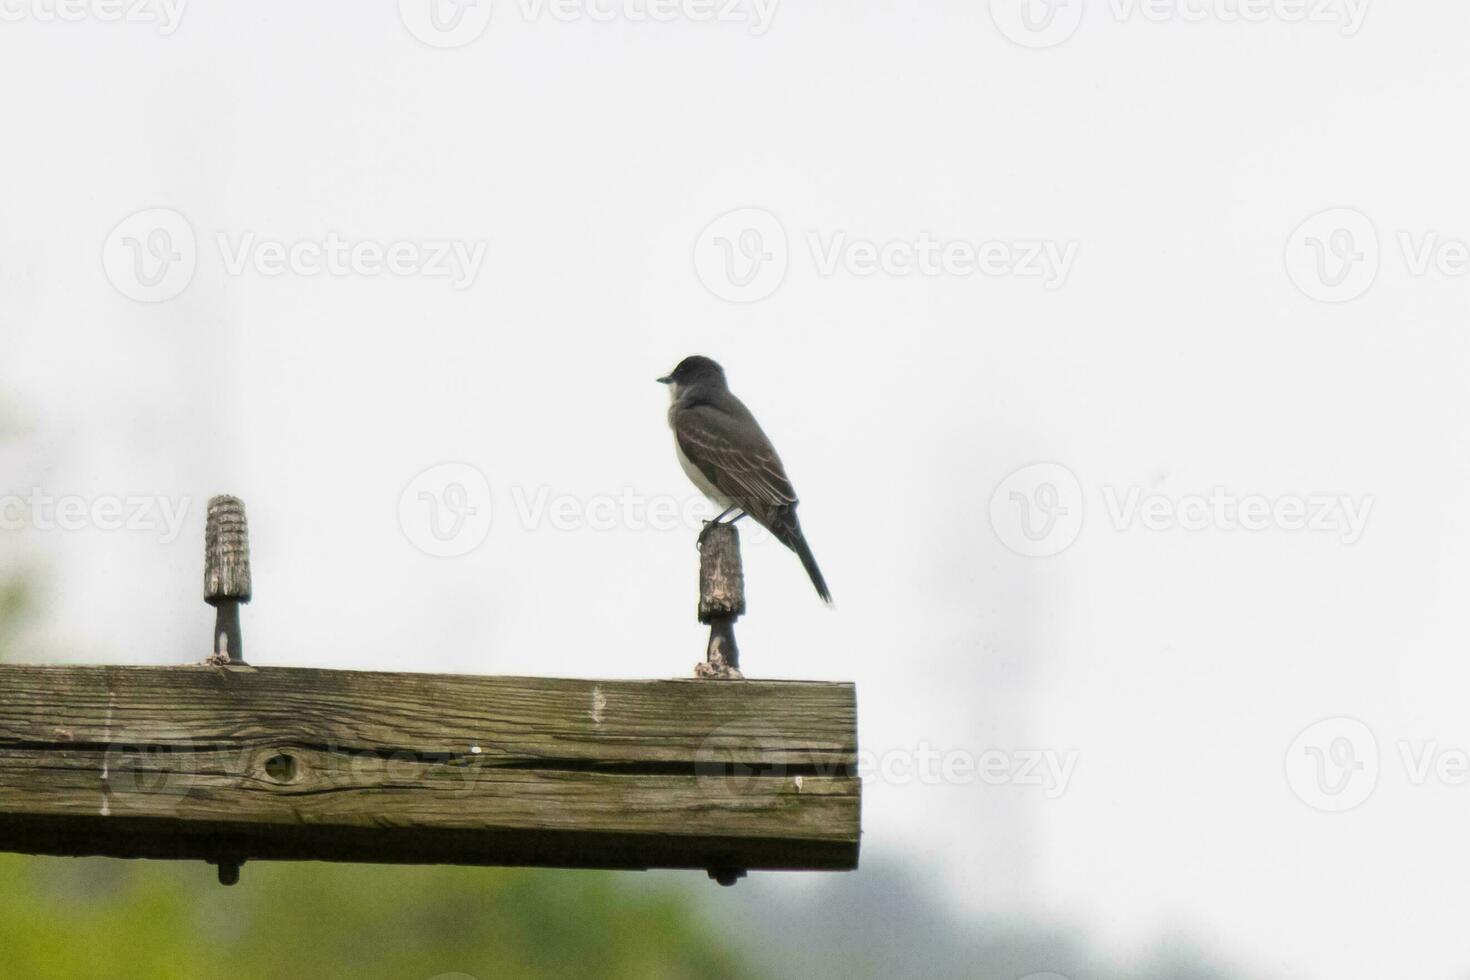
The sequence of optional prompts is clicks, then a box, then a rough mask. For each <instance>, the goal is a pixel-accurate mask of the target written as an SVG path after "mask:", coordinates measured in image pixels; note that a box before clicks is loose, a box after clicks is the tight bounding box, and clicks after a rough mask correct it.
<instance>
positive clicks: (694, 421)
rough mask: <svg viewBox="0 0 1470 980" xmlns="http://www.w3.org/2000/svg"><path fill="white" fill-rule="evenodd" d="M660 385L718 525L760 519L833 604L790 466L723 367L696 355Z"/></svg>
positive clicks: (687, 467)
mask: <svg viewBox="0 0 1470 980" xmlns="http://www.w3.org/2000/svg"><path fill="white" fill-rule="evenodd" d="M658 380H659V383H660V384H666V385H668V386H669V395H670V398H671V401H672V404H671V405H670V406H669V427H670V428H672V429H673V430H674V448H675V450H676V451H677V452H678V454H679V465H680V466H682V467H684V472H685V473H686V474H688V476H689V479H690V480H692V481H693V483H694V485H695V486H696V487H698V488H699V489H700V491H701V492H703V493H704V495H705V496H706V497H708V498H709V499H710V500H712V501H714V503H715V505H716V506H718V507H721V508H723V509H724V512H723V513H722V514H720V516H719V517H716V518H715V523H720V522H721V521H723V520H724V519H725V518H726V517H728V516H729V515H730V514H732V513H735V512H736V511H739V512H740V513H739V514H737V515H736V516H735V517H734V518H733V519H732V520H731V521H730V522H729V523H732V524H733V523H734V522H735V521H738V520H740V518H742V517H744V516H745V515H746V514H749V515H750V516H751V517H753V518H755V520H756V523H758V524H760V525H761V526H762V527H764V528H765V529H766V530H768V531H770V532H771V534H773V535H775V537H776V540H777V541H780V542H781V543H782V544H784V545H785V546H786V547H788V548H790V549H791V550H792V551H794V552H796V555H797V557H798V558H800V559H801V564H802V567H804V568H805V569H806V573H807V575H809V576H811V580H812V584H813V585H815V586H816V587H817V595H819V596H821V597H822V601H823V602H825V603H827V604H828V605H831V603H832V593H830V592H829V591H827V583H826V581H824V580H823V578H822V571H821V569H819V568H818V567H817V560H816V559H815V558H814V557H812V549H811V548H810V547H808V546H807V543H806V538H805V537H804V536H803V535H802V533H801V524H800V522H798V521H797V519H796V505H797V499H796V491H795V490H793V489H792V487H791V480H790V479H788V478H787V476H786V468H785V467H784V466H782V465H781V457H780V456H777V455H776V447H775V446H772V445H771V440H770V439H768V438H767V437H766V434H765V432H763V431H761V427H760V423H758V422H756V420H755V416H754V415H751V414H750V409H748V408H746V407H745V403H744V402H742V401H741V400H740V399H738V398H736V397H735V396H734V395H733V394H731V393H730V389H729V387H728V386H727V385H726V384H725V369H724V368H722V367H720V366H719V365H718V364H716V363H715V362H714V361H712V360H710V359H709V358H708V357H700V356H699V355H697V354H696V355H695V356H693V357H686V358H684V360H682V361H680V362H679V366H678V367H676V368H674V370H673V372H672V373H670V374H669V375H668V377H664V378H659V379H658Z"/></svg>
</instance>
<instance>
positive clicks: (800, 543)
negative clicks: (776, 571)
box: [771, 505, 832, 606]
mask: <svg viewBox="0 0 1470 980" xmlns="http://www.w3.org/2000/svg"><path fill="white" fill-rule="evenodd" d="M771 533H772V534H774V535H775V536H776V540H777V541H780V542H781V543H782V544H784V545H785V546H786V547H788V548H790V549H791V550H792V551H794V552H796V557H798V558H800V559H801V567H802V568H805V569H806V573H807V575H808V576H810V577H811V580H812V585H815V586H816V587H817V595H819V596H821V597H822V601H823V602H825V603H826V604H827V605H829V606H830V605H832V593H831V592H830V591H828V589H827V580H826V579H824V578H822V570H821V569H820V568H818V567H817V559H816V556H814V555H813V554H812V549H811V547H810V546H808V545H807V543H806V535H804V534H802V533H801V523H800V522H799V521H797V519H796V508H795V506H794V505H793V506H792V507H789V508H787V509H786V510H785V511H784V512H783V513H782V514H781V515H780V516H778V517H777V518H776V520H774V521H772V522H771Z"/></svg>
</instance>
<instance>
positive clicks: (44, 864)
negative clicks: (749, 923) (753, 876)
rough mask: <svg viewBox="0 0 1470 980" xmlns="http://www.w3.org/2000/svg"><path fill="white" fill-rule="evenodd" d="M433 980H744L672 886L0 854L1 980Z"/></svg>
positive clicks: (509, 872) (596, 878)
mask: <svg viewBox="0 0 1470 980" xmlns="http://www.w3.org/2000/svg"><path fill="white" fill-rule="evenodd" d="M700 884H705V882H700ZM443 974H450V975H451V976H449V977H444V978H443V980H464V977H465V976H468V977H473V978H475V980H492V978H532V980H534V978H540V977H547V978H550V977H556V978H580V977H587V978H608V980H618V978H627V980H665V978H667V980H675V978H678V980H684V978H691V980H692V978H711V980H721V978H731V980H734V978H740V977H747V976H751V974H749V973H747V972H746V971H745V970H743V969H742V968H741V966H740V965H739V963H738V961H737V960H736V958H735V956H734V955H733V953H732V952H730V951H729V949H728V948H727V947H726V946H725V944H724V943H723V942H722V941H721V940H720V939H718V938H717V937H716V936H715V934H714V933H713V932H712V931H711V930H710V929H709V928H708V927H707V926H706V925H705V924H704V923H703V921H702V919H701V916H700V914H699V912H698V909H697V905H696V903H694V902H692V901H691V900H689V899H688V898H686V897H685V896H684V890H683V889H682V888H672V889H671V888H669V887H668V886H667V885H664V884H654V883H650V882H641V883H635V882H634V881H633V880H632V879H631V878H630V876H629V875H626V874H624V875H617V874H612V873H605V872H578V871H540V870H521V869H484V868H446V867H431V868H417V867H415V868H400V867H380V866H351V865H330V864H314V863H313V864H289V863H286V864H275V863H259V864H246V865H245V867H244V868H243V869H242V878H241V882H240V884H239V885H236V886H234V887H233V888H225V887H222V886H220V885H219V884H217V883H216V882H215V880H214V871H213V869H212V868H210V867H208V866H206V865H204V864H172V863H152V862H148V863H143V862H126V861H106V860H100V859H85V860H74V859H65V858H28V857H20V856H16V855H0V975H3V976H5V977H7V978H8V977H16V978H20V977H24V978H37V980H40V978H53V977H56V978H60V977H67V978H70V977H88V978H91V977H106V978H110V980H131V978H139V980H144V978H147V980H175V978H176V980H206V978H216V977H218V978H230V980H239V978H253V977H262V978H272V980H274V978H294V977H306V978H313V980H329V978H337V977H344V978H346V977H353V978H357V977H362V978H375V977H383V978H394V980H430V978H434V977H440V976H441V975H443ZM456 974H457V975H458V976H456Z"/></svg>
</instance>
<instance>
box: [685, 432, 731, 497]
mask: <svg viewBox="0 0 1470 980" xmlns="http://www.w3.org/2000/svg"><path fill="white" fill-rule="evenodd" d="M674 452H676V453H678V455H679V465H680V466H682V467H683V468H684V475H685V476H687V477H689V482H690V483H693V484H694V485H695V486H696V487H698V488H699V492H700V493H702V494H704V495H705V496H706V497H708V498H709V499H710V500H713V501H714V502H715V504H716V506H718V507H719V508H720V509H721V510H725V509H727V508H730V507H734V506H735V501H733V500H731V499H730V498H729V497H727V496H725V495H724V494H723V493H721V492H720V491H719V488H718V487H716V486H715V485H714V484H713V483H711V482H709V480H708V479H707V478H706V477H705V475H704V474H703V473H702V472H700V469H699V467H698V466H695V465H694V464H693V463H691V462H689V457H688V456H685V455H684V447H683V446H681V445H679V440H678V439H675V440H674Z"/></svg>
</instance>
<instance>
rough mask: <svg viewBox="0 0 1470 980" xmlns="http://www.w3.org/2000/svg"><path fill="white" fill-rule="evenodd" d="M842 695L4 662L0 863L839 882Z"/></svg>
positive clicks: (848, 860)
mask: <svg viewBox="0 0 1470 980" xmlns="http://www.w3.org/2000/svg"><path fill="white" fill-rule="evenodd" d="M856 752H857V741H856V704H855V692H854V689H853V687H852V685H850V684H828V683H811V682H774V681H745V682H738V683H710V682H708V681H696V680H691V681H585V680H558V679H536V678H512V677H469V676H446V675H434V674H386V673H367V672H359V671H327V670H302V669H294V668H267V669H257V668H251V667H243V666H240V667H234V666H231V667H207V666H200V667H26V666H0V850H5V851H20V852H26V853H35V854H58V855H106V856H112V857H143V858H194V859H203V860H207V861H211V862H214V863H217V864H220V865H221V866H222V870H228V869H229V868H231V867H233V866H235V865H238V863H239V862H240V861H242V860H249V859H281V860H322V861H366V862H382V863H446V864H477V865H533V866H549V867H580V868H704V869H709V870H711V871H719V870H721V869H747V868H748V869H789V870H802V869H807V870H845V869H851V868H855V867H856V866H857V861H858V838H859V809H860V784H859V780H858V777H857V774H856V761H857V760H856Z"/></svg>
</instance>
